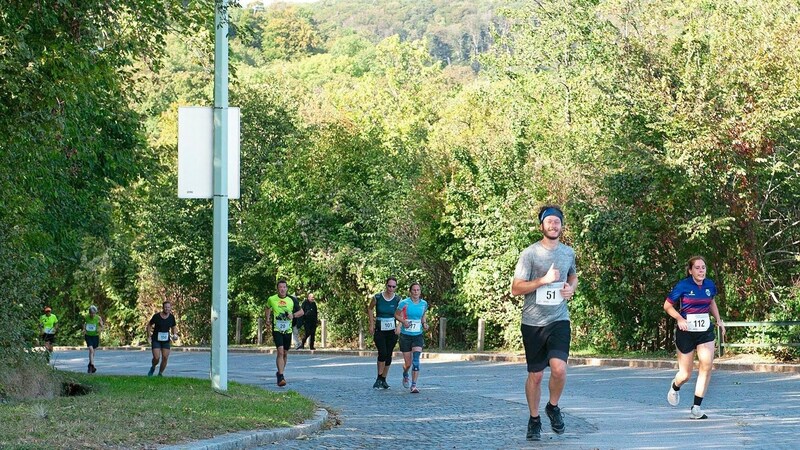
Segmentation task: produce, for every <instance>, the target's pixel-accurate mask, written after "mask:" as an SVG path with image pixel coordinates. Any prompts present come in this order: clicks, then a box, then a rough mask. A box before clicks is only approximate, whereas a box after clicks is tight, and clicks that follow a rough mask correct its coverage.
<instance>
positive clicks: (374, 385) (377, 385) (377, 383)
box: [372, 377, 383, 389]
mask: <svg viewBox="0 0 800 450" xmlns="http://www.w3.org/2000/svg"><path fill="white" fill-rule="evenodd" d="M382 387H383V385H382V384H381V377H378V378H375V382H374V383H372V389H380V388H382Z"/></svg>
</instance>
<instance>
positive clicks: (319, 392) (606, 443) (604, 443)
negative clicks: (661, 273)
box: [53, 350, 800, 449]
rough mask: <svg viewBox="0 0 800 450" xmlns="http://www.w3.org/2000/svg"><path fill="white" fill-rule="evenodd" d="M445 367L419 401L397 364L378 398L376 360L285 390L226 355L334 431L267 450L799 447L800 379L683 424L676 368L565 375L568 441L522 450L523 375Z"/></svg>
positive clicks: (584, 370)
mask: <svg viewBox="0 0 800 450" xmlns="http://www.w3.org/2000/svg"><path fill="white" fill-rule="evenodd" d="M86 358H87V357H86V351H85V350H80V351H77V350H68V351H64V350H60V351H57V352H56V353H55V355H54V358H53V360H54V363H55V365H56V366H57V367H59V368H62V369H66V370H75V371H83V370H85V368H86V361H87V359H86ZM452 359H454V358H447V357H446V355H443V356H442V357H441V358H437V359H423V361H422V372H421V375H420V380H419V387H420V390H421V393H420V394H410V393H409V392H408V391H407V390H404V389H403V388H402V387H401V385H400V379H401V367H400V365H399V361H397V359H395V362H396V365H395V366H394V367H393V368H392V371H391V373H390V377H389V384H390V385H391V386H392V387H391V389H389V390H387V391H384V390H377V391H376V390H373V389H372V383H373V381H374V380H375V359H374V358H373V357H360V356H343V355H340V354H336V353H316V354H311V353H309V352H302V351H300V352H291V353H290V356H289V363H288V366H287V370H286V372H285V376H286V380H287V381H288V385H287V386H286V387H283V388H279V387H277V386H276V383H275V355H273V354H262V353H230V354H229V355H228V378H229V380H231V381H237V382H241V383H248V384H254V385H258V386H261V387H263V388H265V389H270V390H280V389H294V390H296V391H298V392H299V393H301V394H303V395H305V396H308V397H310V398H313V399H315V400H316V401H317V402H318V403H319V404H320V405H321V406H323V407H326V408H328V409H329V410H330V411H332V412H333V413H334V414H335V415H336V417H337V418H338V420H339V422H340V423H339V425H337V426H335V427H333V428H332V429H330V430H325V431H322V432H320V433H316V434H314V435H311V436H307V437H305V438H304V439H299V440H291V441H282V442H277V443H275V444H274V445H272V446H270V447H269V448H275V447H277V448H289V449H307V448H330V449H341V448H348V449H352V448H370V449H374V448H389V449H392V448H401V447H403V448H437V449H447V448H452V449H472V448H474V449H492V448H497V449H506V448H549V447H561V448H574V449H623V448H624V449H628V448H643V449H644V448H646V449H681V448H692V449H731V448H736V447H745V448H764V449H767V448H768V449H781V448H785V449H794V448H798V447H800V444H798V434H799V433H800V375H796V374H776V373H757V372H736V371H728V370H724V371H715V372H714V374H713V376H712V379H711V385H710V387H709V391H708V393H707V394H706V398H705V400H704V402H703V407H704V410H705V412H706V413H707V414H708V416H709V418H708V419H707V420H690V419H689V418H688V416H689V408H690V407H691V404H692V398H693V391H694V379H695V377H693V378H692V380H691V381H689V383H687V384H686V385H684V387H683V389H682V390H681V394H682V398H681V403H680V405H679V406H677V407H672V406H669V404H667V401H666V392H667V389H668V387H669V382H670V380H671V379H672V377H673V375H674V370H672V369H649V368H647V369H642V368H628V367H597V366H580V365H571V366H570V367H569V371H568V376H567V386H566V389H565V392H564V395H563V396H562V398H561V401H560V406H561V409H562V412H563V413H564V419H565V422H566V427H567V428H566V432H565V433H564V434H563V435H560V436H559V435H555V434H554V433H553V432H552V431H551V430H550V428H549V426H548V425H549V422H548V420H547V418H546V416H545V415H544V414H542V417H543V430H542V441H540V442H527V441H526V440H525V428H526V424H527V418H528V411H527V406H526V403H525V396H524V380H525V376H526V372H525V367H524V365H523V364H522V363H502V362H468V361H460V360H452ZM149 360H150V356H149V351H123V350H113V351H112V350H100V351H98V355H97V359H96V362H95V365H96V366H97V367H98V373H103V374H142V375H145V374H146V373H147V369H148V368H149ZM209 368H210V354H209V353H208V352H173V354H172V356H171V357H170V363H169V367H168V368H167V373H166V375H167V376H183V377H197V378H206V377H208V374H209ZM695 374H696V373H695ZM548 375H549V372H548V371H545V379H544V380H543V386H546V384H547V381H548ZM209 388H210V382H209ZM544 401H546V396H545V397H544V399H543V403H544Z"/></svg>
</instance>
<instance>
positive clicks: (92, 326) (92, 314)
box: [83, 305, 103, 373]
mask: <svg viewBox="0 0 800 450" xmlns="http://www.w3.org/2000/svg"><path fill="white" fill-rule="evenodd" d="M102 329H103V318H102V317H100V315H98V314H97V306H94V305H92V306H90V307H89V315H88V316H86V320H84V321H83V339H84V340H85V341H86V346H87V347H89V369H88V370H87V371H88V372H89V373H95V372H97V368H96V367H95V366H94V353H95V350H97V347H98V346H99V345H100V332H101V331H102Z"/></svg>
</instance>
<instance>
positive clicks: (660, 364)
mask: <svg viewBox="0 0 800 450" xmlns="http://www.w3.org/2000/svg"><path fill="white" fill-rule="evenodd" d="M85 348H86V347H71V346H63V347H56V350H83V349H85ZM99 349H100V350H130V351H149V350H150V348H149V347H140V346H123V347H99ZM210 350H211V349H210V348H209V347H182V346H181V347H172V351H173V352H208V351H210ZM228 352H229V353H262V354H275V352H276V350H275V349H274V348H270V347H237V346H229V347H228ZM289 353H290V354H298V353H300V354H313V355H337V356H364V357H375V356H376V355H377V354H378V353H377V352H376V351H374V350H352V349H337V348H331V349H320V350H313V351H312V350H291V351H290V352H289ZM394 356H395V357H398V358H400V357H402V353H400V352H394ZM422 359H430V360H437V361H487V362H517V363H524V362H525V355H522V354H509V353H450V352H430V351H426V352H425V353H423V354H422ZM569 364H570V365H572V366H606V367H631V368H642V369H676V370H677V368H678V363H677V361H676V360H674V359H635V358H592V357H582V356H570V357H569ZM714 370H732V371H740V372H769V373H800V364H788V363H745V362H739V361H725V360H719V359H717V360H715V361H714Z"/></svg>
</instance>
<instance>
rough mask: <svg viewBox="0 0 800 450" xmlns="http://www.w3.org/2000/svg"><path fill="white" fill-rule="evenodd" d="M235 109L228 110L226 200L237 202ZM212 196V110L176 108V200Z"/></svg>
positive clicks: (205, 107) (237, 147)
mask: <svg viewBox="0 0 800 450" xmlns="http://www.w3.org/2000/svg"><path fill="white" fill-rule="evenodd" d="M239 127H240V125H239V108H228V198H239ZM213 196H214V109H213V108H211V107H207V106H181V107H179V108H178V197H179V198H212V197H213Z"/></svg>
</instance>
